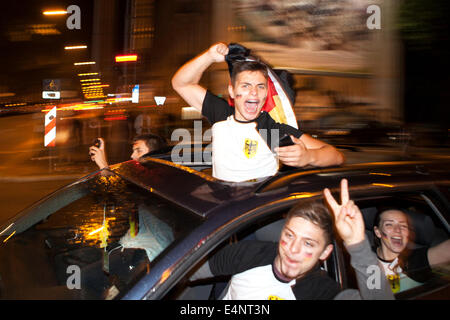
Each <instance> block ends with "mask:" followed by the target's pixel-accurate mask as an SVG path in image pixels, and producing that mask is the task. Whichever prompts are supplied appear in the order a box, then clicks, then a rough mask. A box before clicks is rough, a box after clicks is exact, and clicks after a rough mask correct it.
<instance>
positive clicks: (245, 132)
mask: <svg viewBox="0 0 450 320" xmlns="http://www.w3.org/2000/svg"><path fill="white" fill-rule="evenodd" d="M212 137H213V141H212V162H213V176H214V177H215V178H218V179H221V180H225V181H231V182H241V181H246V180H251V179H257V178H262V177H267V176H272V175H274V174H275V173H276V172H277V171H278V161H277V158H276V156H275V155H274V154H273V153H272V151H271V150H270V148H269V146H268V145H267V143H266V141H265V140H264V139H263V138H262V137H261V135H260V134H259V132H258V131H257V130H256V123H255V122H250V123H242V122H237V121H236V120H235V119H234V117H233V116H232V115H231V116H229V117H228V118H227V119H226V120H224V121H219V122H216V123H215V124H214V125H213V126H212Z"/></svg>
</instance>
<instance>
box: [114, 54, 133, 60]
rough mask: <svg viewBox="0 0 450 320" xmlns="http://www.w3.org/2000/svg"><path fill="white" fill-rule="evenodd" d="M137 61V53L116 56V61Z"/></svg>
mask: <svg viewBox="0 0 450 320" xmlns="http://www.w3.org/2000/svg"><path fill="white" fill-rule="evenodd" d="M129 61H137V54H128V55H121V56H116V62H129Z"/></svg>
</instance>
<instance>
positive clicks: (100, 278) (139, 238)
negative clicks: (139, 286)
mask: <svg viewBox="0 0 450 320" xmlns="http://www.w3.org/2000/svg"><path fill="white" fill-rule="evenodd" d="M199 221H200V220H199V218H198V217H196V216H195V215H194V214H191V213H189V212H186V211H184V210H182V209H180V208H179V207H176V206H175V205H173V204H171V203H170V202H168V201H165V200H164V199H162V198H160V197H158V196H156V195H154V194H153V193H152V192H150V191H148V190H146V189H143V188H141V187H139V186H136V185H134V184H132V183H130V182H128V181H126V180H124V179H122V178H121V177H119V176H118V175H116V174H113V173H111V172H109V171H103V172H102V173H100V174H98V175H96V176H94V177H92V178H90V179H86V180H82V181H80V182H78V183H75V184H73V185H71V186H69V187H66V188H64V189H62V190H60V191H58V192H57V193H55V194H53V195H52V196H51V197H49V198H48V199H46V200H45V201H43V202H40V203H38V204H36V205H35V206H33V207H32V208H31V209H29V210H27V211H26V212H24V213H23V214H22V216H20V217H19V218H18V219H17V220H16V221H14V223H12V224H10V225H8V226H6V228H3V229H2V230H0V232H1V234H0V257H1V259H0V298H2V299H47V298H49V299H113V298H119V297H121V296H122V295H123V294H124V293H125V292H126V291H127V290H128V289H129V288H130V287H131V286H132V285H133V284H134V283H136V281H138V280H139V279H140V278H142V276H144V275H145V274H147V273H149V272H150V270H151V266H152V263H154V262H155V260H157V259H158V258H159V257H160V256H162V255H163V254H164V250H165V249H166V248H168V247H169V246H170V245H173V244H174V243H175V242H177V241H179V240H180V239H182V238H183V237H184V235H186V234H187V233H189V232H190V231H192V229H193V228H194V227H195V226H197V225H198V223H199Z"/></svg>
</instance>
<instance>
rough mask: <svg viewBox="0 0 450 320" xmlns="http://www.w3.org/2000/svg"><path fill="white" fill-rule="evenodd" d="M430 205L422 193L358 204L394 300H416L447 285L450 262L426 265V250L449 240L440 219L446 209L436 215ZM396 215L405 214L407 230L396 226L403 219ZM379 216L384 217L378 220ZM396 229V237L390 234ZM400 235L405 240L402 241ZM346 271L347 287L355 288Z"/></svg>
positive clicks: (349, 273)
mask: <svg viewBox="0 0 450 320" xmlns="http://www.w3.org/2000/svg"><path fill="white" fill-rule="evenodd" d="M431 203H432V202H430V197H428V196H427V195H426V194H421V193H409V194H396V195H392V196H389V197H380V198H377V199H373V200H362V201H357V204H358V206H359V207H360V209H361V211H362V213H363V216H364V221H365V225H366V236H367V238H368V239H369V241H370V242H371V245H372V248H373V250H374V252H376V253H377V256H378V258H379V261H380V265H381V266H382V267H383V270H384V272H385V273H386V276H387V278H388V280H389V282H390V284H391V289H392V291H393V293H394V294H395V296H396V298H397V299H403V298H413V297H417V296H420V295H424V294H427V292H431V291H435V290H436V289H437V288H443V287H448V286H449V285H450V283H449V281H448V279H449V275H450V272H449V271H450V268H449V267H450V263H449V262H450V261H446V262H445V263H441V264H439V265H430V262H429V261H428V252H429V250H434V249H433V248H436V247H437V246H439V245H442V244H445V243H446V241H448V240H449V236H450V234H449V231H448V230H449V226H448V223H447V221H446V220H445V219H443V216H442V214H445V215H448V208H446V209H445V210H446V211H447V212H439V211H438V212H437V211H436V210H437V207H436V206H430V204H431ZM441 208H442V207H441ZM389 210H390V213H386V212H388V211H389ZM397 211H401V212H402V213H403V214H404V216H405V218H406V219H407V223H406V226H403V227H402V224H401V223H398V224H397V221H400V220H401V217H402V216H403V215H402V214H400V216H398V215H397V216H395V215H396V212H397ZM381 212H385V213H383V215H381V216H380V213H381ZM377 217H378V218H377ZM399 217H400V218H399ZM374 227H377V230H378V233H377V232H376V231H374V230H375V228H374ZM395 228H397V229H396V231H395V233H393V232H391V230H394V229H395ZM401 228H404V231H401ZM406 228H407V229H406ZM403 235H404V236H405V237H406V239H407V240H405V241H404V240H403ZM393 252H397V253H398V254H397V255H393V254H392V253H393ZM394 257H395V258H394ZM347 265H348V264H347ZM346 269H347V276H348V279H349V283H350V284H353V285H354V284H355V278H354V274H352V268H350V267H347V268H346Z"/></svg>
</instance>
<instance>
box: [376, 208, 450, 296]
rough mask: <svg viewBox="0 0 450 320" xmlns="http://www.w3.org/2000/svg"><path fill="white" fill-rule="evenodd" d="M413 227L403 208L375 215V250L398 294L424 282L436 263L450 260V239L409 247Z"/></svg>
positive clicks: (393, 288)
mask: <svg viewBox="0 0 450 320" xmlns="http://www.w3.org/2000/svg"><path fill="white" fill-rule="evenodd" d="M411 229H412V224H411V223H410V220H409V219H408V215H407V214H406V213H405V212H403V211H401V210H399V209H388V210H383V211H381V212H380V213H379V214H378V215H377V216H376V218H375V223H374V228H373V231H374V234H375V245H376V248H375V251H376V254H377V257H378V259H379V261H380V262H381V264H382V265H383V267H384V272H385V274H386V276H387V277H388V279H389V281H390V283H391V289H392V291H393V292H394V293H396V292H401V291H405V290H408V289H410V288H413V287H415V286H418V285H420V284H421V282H425V281H427V279H429V277H430V276H431V269H432V268H433V267H434V266H437V265H443V264H448V263H450V240H446V241H443V242H441V243H440V244H438V245H436V246H434V247H429V246H423V247H419V248H413V249H409V248H408V246H407V245H408V242H411V241H412V240H413V239H411V238H412V237H411V233H412V232H411Z"/></svg>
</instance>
